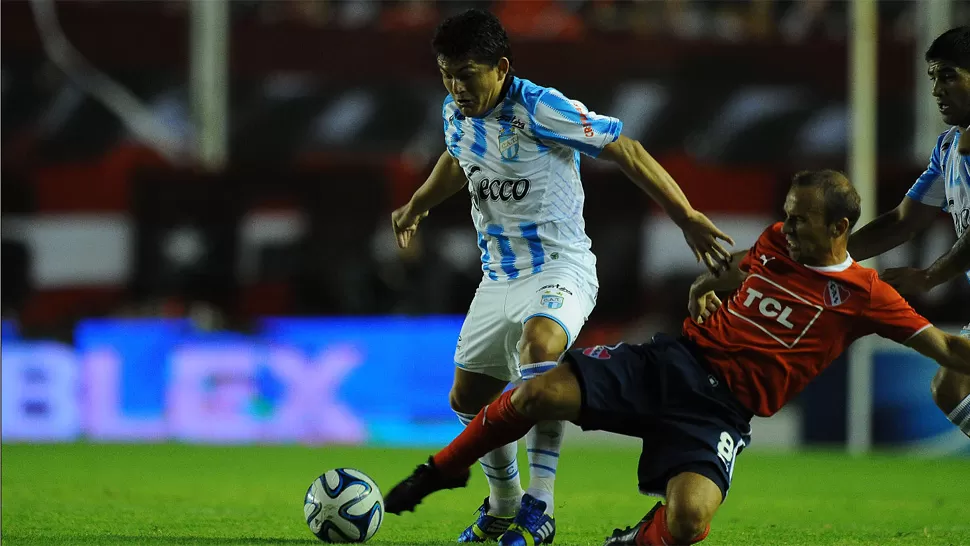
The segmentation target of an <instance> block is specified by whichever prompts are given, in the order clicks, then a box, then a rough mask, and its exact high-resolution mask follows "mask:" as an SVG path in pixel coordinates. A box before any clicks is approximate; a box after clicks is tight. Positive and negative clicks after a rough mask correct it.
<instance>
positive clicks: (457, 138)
mask: <svg viewBox="0 0 970 546" xmlns="http://www.w3.org/2000/svg"><path fill="white" fill-rule="evenodd" d="M457 110H458V106H457V105H456V104H455V99H454V98H453V97H452V96H451V94H450V93H449V94H448V95H446V96H445V100H444V102H442V103H441V124H442V130H443V131H444V136H445V149H446V150H448V153H449V154H451V156H452V157H454V158H455V159H458V156H459V155H461V147H460V146H459V145H458V143H459V142H461V139H462V136H464V135H463V134H462V131H461V125H460V124H459V123H454V124H453V123H452V121H451V120H452V116H453V115H454V113H455V112H456V111H457Z"/></svg>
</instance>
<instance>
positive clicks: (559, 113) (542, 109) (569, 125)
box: [529, 89, 623, 157]
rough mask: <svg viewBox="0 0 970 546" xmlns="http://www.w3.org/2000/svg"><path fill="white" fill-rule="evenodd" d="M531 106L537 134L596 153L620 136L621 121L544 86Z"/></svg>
mask: <svg viewBox="0 0 970 546" xmlns="http://www.w3.org/2000/svg"><path fill="white" fill-rule="evenodd" d="M532 106H533V108H531V109H530V112H529V113H530V115H531V116H532V132H533V134H534V135H535V137H536V138H538V139H539V140H542V141H545V142H547V143H556V144H561V145H563V146H568V147H570V148H572V149H574V150H578V151H580V152H582V153H584V154H586V155H588V156H590V157H596V156H598V155H599V153H600V152H601V151H602V150H603V148H604V147H606V145H607V144H609V143H611V142H614V141H616V139H618V138H620V132H621V131H622V130H623V122H622V121H620V120H618V119H616V118H611V117H609V116H601V115H599V114H597V113H595V112H590V111H589V109H587V108H586V106H585V105H584V104H583V103H581V102H579V101H574V100H569V99H567V98H566V97H565V96H564V95H563V94H562V93H560V92H559V91H557V90H555V89H546V90H544V91H543V92H542V93H541V94H540V95H539V96H538V100H536V101H535V102H534V103H533V105H532Z"/></svg>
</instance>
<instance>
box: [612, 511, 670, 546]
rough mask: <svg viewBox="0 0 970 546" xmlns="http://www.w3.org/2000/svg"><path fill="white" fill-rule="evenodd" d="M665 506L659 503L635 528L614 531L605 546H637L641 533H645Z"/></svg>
mask: <svg viewBox="0 0 970 546" xmlns="http://www.w3.org/2000/svg"><path fill="white" fill-rule="evenodd" d="M661 506H663V503H662V502H658V503H657V504H655V505H654V507H653V508H651V509H650V511H649V512H647V515H645V516H643V519H641V520H640V521H638V522H637V524H636V525H634V526H633V527H627V528H626V529H614V530H613V534H612V535H610V536H609V537H607V539H606V542H604V543H603V546H636V543H637V537H638V536H640V533H644V532H646V530H647V527H650V524H651V523H652V522H653V516H654V515H655V514H656V513H657V510H660V507H661Z"/></svg>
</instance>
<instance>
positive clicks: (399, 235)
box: [391, 205, 428, 248]
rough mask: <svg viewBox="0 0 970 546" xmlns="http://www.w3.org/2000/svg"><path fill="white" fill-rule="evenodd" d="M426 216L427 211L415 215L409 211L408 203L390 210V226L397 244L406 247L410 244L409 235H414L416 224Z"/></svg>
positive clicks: (416, 228)
mask: <svg viewBox="0 0 970 546" xmlns="http://www.w3.org/2000/svg"><path fill="white" fill-rule="evenodd" d="M427 217H428V212H427V211H425V212H424V213H422V214H418V215H415V214H414V213H413V212H411V206H410V205H404V206H403V207H401V208H399V209H397V210H395V211H394V212H392V213H391V226H392V227H393V228H394V237H395V238H396V239H397V246H398V247H400V248H407V247H408V245H409V244H411V237H414V234H415V233H416V232H417V231H418V224H420V223H421V220H424V219H425V218H427Z"/></svg>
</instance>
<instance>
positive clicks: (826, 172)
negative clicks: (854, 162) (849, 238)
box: [792, 169, 862, 230]
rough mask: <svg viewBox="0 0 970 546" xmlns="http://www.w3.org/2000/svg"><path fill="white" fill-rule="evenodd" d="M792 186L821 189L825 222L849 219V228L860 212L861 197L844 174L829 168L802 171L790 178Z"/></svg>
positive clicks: (857, 218)
mask: <svg viewBox="0 0 970 546" xmlns="http://www.w3.org/2000/svg"><path fill="white" fill-rule="evenodd" d="M792 187H793V188H795V187H800V188H818V189H819V190H821V191H822V199H823V201H824V203H825V204H824V207H825V211H824V212H825V223H826V224H831V223H833V222H837V221H839V220H841V219H842V218H848V219H849V229H850V230H851V229H852V228H853V227H854V226H855V224H856V222H858V221H859V215H860V214H862V199H861V198H860V197H859V192H857V191H856V189H855V186H853V185H852V183H851V182H849V179H848V178H847V177H846V176H845V174H843V173H841V172H839V171H834V170H831V169H823V170H820V171H802V172H800V173H798V174H796V175H795V177H794V178H793V179H792Z"/></svg>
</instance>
